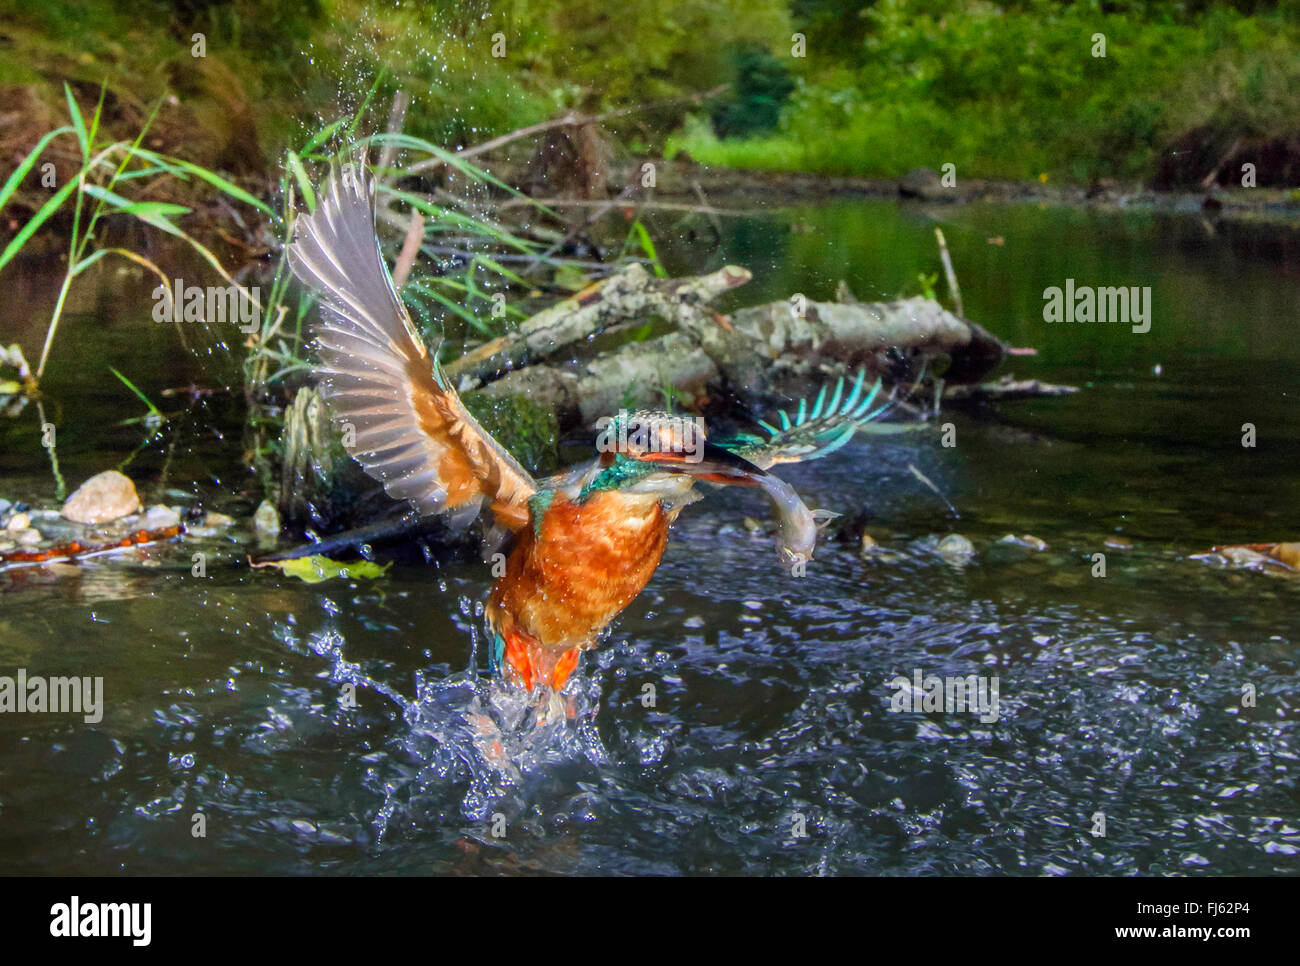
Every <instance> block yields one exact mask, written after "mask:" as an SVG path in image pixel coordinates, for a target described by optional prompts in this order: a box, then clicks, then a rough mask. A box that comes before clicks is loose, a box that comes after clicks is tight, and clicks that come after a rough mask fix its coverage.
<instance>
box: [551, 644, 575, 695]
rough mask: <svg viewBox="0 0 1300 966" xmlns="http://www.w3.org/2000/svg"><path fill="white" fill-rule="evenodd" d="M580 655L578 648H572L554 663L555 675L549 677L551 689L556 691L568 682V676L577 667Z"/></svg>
mask: <svg viewBox="0 0 1300 966" xmlns="http://www.w3.org/2000/svg"><path fill="white" fill-rule="evenodd" d="M580 653H581V652H580V651H579V650H578V648H576V647H573V648H570V649H569V650H567V651H565V652H564V653H563V654H561V655H560V659H559V660H558V661H557V662H556V663H555V673H554V674H552V675H551V687H553V688H554V689H555V690H556V691H559V690H560V689H561V688H563V687H564V684H565V682H566V681H568V680H569V675H571V674H572V673H573V669H574V668H576V667H577V666H578V655H579V654H580Z"/></svg>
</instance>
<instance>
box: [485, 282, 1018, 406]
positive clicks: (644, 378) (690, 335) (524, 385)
mask: <svg viewBox="0 0 1300 966" xmlns="http://www.w3.org/2000/svg"><path fill="white" fill-rule="evenodd" d="M678 324H679V329H678V331H676V332H671V333H669V334H667V335H664V336H661V337H659V338H656V339H650V340H647V341H645V342H634V343H630V344H628V345H624V346H622V347H620V348H618V349H616V350H614V351H612V352H607V353H603V354H601V355H598V356H596V357H594V358H591V359H584V360H580V361H579V362H577V363H576V364H571V365H567V366H554V365H545V364H538V365H531V366H526V367H524V368H522V369H518V370H516V371H514V372H510V373H508V374H506V375H505V376H503V377H502V378H500V379H497V380H496V381H494V382H492V383H490V384H488V385H487V386H486V387H484V388H483V390H482V391H483V393H484V394H485V395H489V396H511V395H517V394H522V395H524V396H526V397H527V398H528V399H530V400H531V401H533V402H534V403H538V404H540V405H542V406H546V407H549V408H552V409H554V411H555V412H556V413H557V414H558V416H559V420H560V424H561V426H568V425H573V424H575V423H576V424H582V425H586V424H590V423H591V422H593V421H594V420H596V419H598V418H599V417H601V416H608V415H611V414H613V413H616V412H617V411H618V410H619V409H623V408H629V409H630V408H636V407H642V406H662V405H663V404H664V398H663V397H664V395H665V393H666V391H669V390H670V391H671V392H673V393H675V394H677V395H678V396H680V397H684V398H686V399H697V398H699V397H701V396H702V395H704V394H705V391H706V388H707V387H708V386H710V385H714V386H721V385H725V386H729V387H732V388H733V389H735V390H738V391H741V392H747V393H753V394H761V393H765V392H768V393H770V392H784V393H790V392H792V391H795V390H792V388H791V387H792V386H806V385H807V384H808V378H807V377H809V376H813V380H814V381H816V372H815V370H819V369H828V370H832V371H833V370H837V369H838V370H842V369H843V367H845V366H848V367H855V368H856V367H863V368H867V369H868V370H872V371H880V370H881V369H882V368H883V360H882V359H881V358H880V355H881V354H882V353H883V352H884V351H885V350H889V349H904V350H915V351H916V352H918V353H920V354H923V355H938V354H944V355H947V356H949V357H950V358H951V359H952V360H953V361H952V365H951V366H950V367H949V370H948V373H949V374H952V373H954V371H955V372H956V375H957V377H958V378H957V381H961V380H962V379H966V378H980V377H981V376H983V375H984V374H986V373H987V372H988V371H989V370H990V369H991V368H993V366H995V365H996V364H997V363H998V362H1000V361H1001V359H1002V357H1003V355H1004V353H1005V346H1004V345H1003V344H1002V343H1001V342H1000V341H999V340H998V339H996V338H995V337H993V336H991V335H990V334H989V333H987V332H985V331H984V330H983V329H982V328H980V327H979V326H977V325H975V324H973V323H971V322H968V321H966V320H964V319H959V318H958V317H957V316H955V315H953V314H952V313H951V312H948V311H947V310H945V309H944V308H943V307H942V306H940V305H939V304H938V303H936V302H933V301H929V300H927V299H923V298H913V299H907V300H904V301H899V302H888V303H836V302H806V301H803V300H801V299H794V300H790V301H784V302H773V303H769V304H767V305H760V306H756V307H754V308H748V309H741V310H739V311H737V312H736V313H735V314H734V315H732V316H731V318H730V320H727V319H723V318H720V317H717V316H712V315H709V314H706V313H702V312H687V313H681V314H680V316H679V319H678ZM557 348H558V347H557ZM553 351H554V350H553ZM949 378H950V379H951V378H952V377H951V375H949Z"/></svg>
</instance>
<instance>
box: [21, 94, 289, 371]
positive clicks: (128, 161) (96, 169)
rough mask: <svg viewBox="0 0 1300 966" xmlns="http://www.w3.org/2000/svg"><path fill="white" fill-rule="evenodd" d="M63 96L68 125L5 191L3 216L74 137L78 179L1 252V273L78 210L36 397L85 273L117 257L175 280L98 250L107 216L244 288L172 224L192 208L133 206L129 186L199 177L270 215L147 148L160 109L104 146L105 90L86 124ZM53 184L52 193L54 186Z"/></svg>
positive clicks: (144, 262) (146, 262) (221, 183)
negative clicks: (156, 234)
mask: <svg viewBox="0 0 1300 966" xmlns="http://www.w3.org/2000/svg"><path fill="white" fill-rule="evenodd" d="M63 89H64V94H65V96H66V98H67V104H68V114H69V118H70V122H71V123H69V124H67V125H64V126H63V127H59V128H56V129H55V130H53V131H50V132H49V133H48V134H46V135H45V136H44V137H42V138H41V140H40V141H39V142H37V144H36V146H35V147H34V148H32V150H31V151H30V152H28V154H27V156H26V157H25V158H24V159H23V160H22V162H21V163H20V164H19V165H18V167H17V168H15V169H14V171H13V173H12V174H10V176H9V178H8V180H7V181H6V182H5V183H4V185H3V186H0V211H3V210H4V207H5V205H6V204H7V203H8V202H9V201H10V199H11V198H12V197H13V196H14V193H15V192H16V191H17V189H18V186H19V185H20V184H21V183H22V181H23V179H24V178H26V177H27V176H28V174H30V173H31V171H32V169H33V168H34V167H35V165H36V163H37V161H38V160H39V159H40V158H41V157H42V155H43V154H44V153H45V150H46V149H47V148H48V147H49V145H50V144H51V142H53V141H54V140H55V139H56V138H59V137H63V136H66V135H69V134H72V135H75V137H76V140H77V146H78V148H79V152H80V166H79V167H78V169H77V171H76V173H75V175H74V176H73V177H72V178H70V179H67V180H66V181H65V182H64V183H63V185H62V186H61V187H58V188H57V190H55V191H54V194H53V195H51V196H50V198H49V200H47V201H46V202H45V203H44V204H43V205H41V207H40V208H39V209H37V211H36V212H35V213H34V214H33V215H32V216H31V218H29V219H28V221H27V223H26V224H24V225H23V227H22V228H21V229H19V231H18V232H17V234H15V235H14V237H13V238H12V239H11V240H10V242H9V244H8V245H7V246H6V247H5V249H4V251H3V252H0V269H3V268H4V267H5V265H7V264H8V263H9V262H10V261H12V260H13V259H14V258H15V257H16V256H17V255H18V254H19V253H20V252H21V251H22V250H23V248H24V247H25V246H26V245H27V243H28V242H29V241H30V240H31V239H32V237H33V236H34V235H35V234H36V233H37V232H38V231H39V230H40V229H41V228H42V227H43V226H45V224H46V223H47V222H49V220H50V219H51V218H52V217H53V216H54V215H55V213H56V212H58V211H59V210H60V209H62V208H63V206H64V205H65V204H67V203H68V202H69V201H71V203H72V206H73V211H72V230H71V232H70V235H69V242H68V246H69V247H68V264H67V268H66V270H65V272H64V275H63V281H62V283H61V284H60V286H59V294H58V299H57V301H56V302H55V305H54V311H53V313H52V315H51V317H50V324H49V326H48V328H47V329H46V332H45V341H44V343H43V345H42V347H41V354H40V358H39V361H38V362H37V364H36V370H35V372H34V373H32V374H31V376H30V378H29V379H28V380H27V389H28V391H29V392H34V391H35V390H36V388H37V386H38V385H39V384H40V380H41V377H42V376H43V375H44V373H45V364H46V362H47V361H48V360H49V356H50V351H51V349H52V348H53V346H54V337H55V335H56V334H57V332H58V329H59V321H60V320H61V318H62V317H63V309H64V305H65V304H66V302H67V297H68V291H69V289H70V288H71V287H72V283H73V281H74V280H75V279H76V278H77V277H78V276H79V275H81V274H82V273H83V272H85V271H86V269H88V268H90V267H91V266H92V265H94V264H95V263H96V262H98V261H99V260H100V259H101V258H103V257H104V256H106V255H118V256H120V257H122V258H126V259H128V260H130V261H132V262H135V263H136V264H137V265H140V266H142V267H144V268H146V269H148V270H149V271H150V272H152V273H153V274H154V275H156V276H157V277H158V278H159V279H161V280H162V283H163V285H164V287H165V288H168V289H169V288H170V285H171V282H170V280H169V279H168V278H167V276H166V274H165V273H164V272H163V271H162V269H160V268H159V267H158V265H157V264H156V263H155V262H154V261H152V260H151V259H149V258H147V257H145V256H144V255H141V254H140V253H139V252H134V251H131V250H130V249H127V248H122V247H117V246H111V245H104V246H101V245H100V244H99V235H98V234H97V232H98V230H99V229H100V228H101V226H102V223H103V220H104V219H105V218H106V217H108V216H110V215H130V216H131V217H132V218H134V219H135V220H137V221H139V222H141V223H142V224H144V225H148V226H150V227H152V228H157V229H158V230H160V231H163V232H165V233H167V234H169V235H174V236H175V237H177V238H179V239H181V240H182V241H184V242H185V243H186V244H187V245H188V246H189V247H190V248H192V249H193V250H194V251H196V252H197V253H198V254H199V255H200V256H202V258H203V259H204V260H205V261H206V262H207V263H208V264H209V265H211V266H212V267H213V269H215V270H216V271H217V273H218V274H220V275H221V276H222V278H224V279H226V281H227V282H229V283H230V284H231V285H232V286H236V287H239V286H237V283H235V281H234V279H232V278H231V277H230V275H229V273H227V271H226V269H225V268H224V267H223V266H222V265H221V262H220V261H219V260H218V258H217V257H216V255H214V254H213V253H212V252H211V250H209V249H208V248H207V247H206V246H205V245H203V244H202V243H201V242H200V241H199V240H198V239H196V238H195V237H194V236H193V235H191V234H189V233H187V232H186V231H185V230H183V229H182V228H180V227H179V226H178V225H177V224H176V222H175V219H176V218H178V217H180V216H181V215H186V214H189V212H190V209H189V208H187V207H185V206H184V205H177V204H171V203H169V202H163V201H146V200H132V199H131V198H129V197H126V196H124V195H123V194H121V193H120V192H122V191H126V190H128V187H129V186H132V185H134V186H135V190H134V192H133V193H135V194H141V195H142V194H143V193H144V191H143V189H142V188H141V186H145V187H147V186H148V184H149V182H150V180H151V179H155V178H159V177H162V176H167V177H171V178H177V179H179V180H181V181H189V180H190V179H191V178H198V179H199V180H201V181H205V182H207V183H208V184H209V185H212V186H213V187H215V188H216V189H218V190H219V191H221V192H223V193H225V194H227V195H229V196H230V197H232V198H234V199H236V200H238V201H242V202H244V203H246V204H249V205H252V206H253V207H255V208H257V209H259V210H261V211H263V212H265V213H267V214H270V209H269V208H268V207H267V206H266V205H265V204H264V203H263V202H261V201H259V200H258V199H257V198H254V197H253V196H252V195H250V194H249V193H248V192H246V191H244V189H242V188H240V187H239V186H238V185H236V184H234V183H233V182H231V181H229V180H227V179H226V178H224V177H223V176H221V175H220V174H217V173H216V172H215V171H210V170H208V169H207V168H204V167H201V166H199V165H197V164H193V163H192V162H189V161H184V160H181V159H179V158H173V157H169V156H167V155H164V154H160V153H158V152H156V151H150V150H148V149H146V148H144V147H142V142H143V141H144V138H145V135H146V134H147V133H148V131H149V127H150V124H151V123H152V121H153V118H154V115H155V114H156V113H157V108H156V107H155V108H154V111H153V112H152V113H150V115H149V117H148V119H147V120H146V121H145V123H144V124H143V125H142V126H141V128H140V131H139V133H138V134H137V135H136V137H135V139H134V140H132V141H123V140H117V141H111V142H108V143H104V141H103V140H101V137H100V135H101V126H100V122H101V120H102V119H103V110H104V88H101V89H100V97H99V101H98V102H97V103H96V105H95V110H94V113H93V114H91V116H90V117H89V119H87V118H86V116H85V115H83V113H82V111H81V108H80V107H79V106H78V105H77V101H76V98H74V97H73V96H72V89H71V88H70V87H69V86H68V85H67V84H64V87H63ZM42 167H43V169H44V170H43V172H42V176H43V177H45V178H51V179H52V178H53V177H54V176H55V169H54V166H53V164H52V163H47V164H46V165H43V166H42ZM50 184H51V186H53V181H51V182H50Z"/></svg>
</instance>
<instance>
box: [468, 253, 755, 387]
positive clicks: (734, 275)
mask: <svg viewBox="0 0 1300 966" xmlns="http://www.w3.org/2000/svg"><path fill="white" fill-rule="evenodd" d="M750 278H752V276H751V275H750V273H749V272H748V271H747V270H745V269H743V268H737V267H736V266H734V265H729V266H727V267H726V268H722V269H719V270H718V271H716V272H713V273H712V274H710V275H700V276H696V277H692V278H676V279H660V278H654V277H652V276H651V275H650V273H649V272H647V271H646V270H645V269H644V268H642V267H641V266H640V265H639V264H635V263H634V264H632V265H629V266H628V267H627V268H625V269H623V270H622V271H621V272H619V273H618V274H617V275H614V276H612V277H610V278H608V279H605V280H603V281H601V282H598V283H597V284H596V285H592V286H589V287H587V288H586V289H583V290H582V291H581V292H579V293H578V294H577V295H574V296H573V297H572V298H568V299H565V300H564V301H563V302H560V303H558V304H556V305H553V306H551V307H550V308H548V309H545V310H543V311H541V312H539V313H537V314H536V315H534V316H533V317H532V318H530V319H528V320H527V321H526V322H523V323H522V324H520V326H519V327H518V328H517V329H514V330H512V331H511V332H509V333H508V334H506V335H504V336H501V337H500V338H497V339H493V340H492V341H490V342H486V343H484V344H483V345H481V346H479V347H478V348H476V349H474V350H473V351H471V352H469V353H467V354H466V355H464V356H462V357H461V358H459V359H457V360H456V361H455V362H451V363H448V364H447V365H446V367H445V368H446V371H447V374H448V375H449V376H451V377H452V379H454V380H456V381H457V382H458V383H459V385H460V387H461V388H468V387H470V386H472V385H473V384H474V383H475V382H477V381H478V380H481V379H483V378H485V377H487V376H489V375H491V374H492V373H494V372H500V371H502V370H505V369H514V368H518V367H519V366H522V365H527V364H529V363H532V362H536V361H538V360H541V359H545V358H548V357H549V356H552V355H554V354H555V353H556V352H559V351H560V350H561V349H563V348H565V347H566V346H569V345H572V344H574V343H576V342H579V341H581V340H583V339H586V338H588V337H590V336H592V335H596V334H597V333H600V332H603V331H604V330H605V329H606V328H607V327H609V326H611V325H613V324H614V323H616V322H621V321H625V320H629V319H640V320H645V319H647V318H649V317H652V316H657V317H659V318H663V319H666V320H667V321H669V322H671V323H673V324H674V325H679V326H689V325H692V324H694V323H695V322H696V321H697V319H698V318H699V317H701V316H702V315H703V314H704V313H703V311H702V309H701V306H703V305H704V304H705V303H706V302H708V301H710V300H711V299H713V298H716V297H717V296H718V295H720V294H722V293H723V292H726V291H729V290H730V289H733V288H735V287H736V286H738V285H743V284H745V283H746V282H748V281H749V280H750Z"/></svg>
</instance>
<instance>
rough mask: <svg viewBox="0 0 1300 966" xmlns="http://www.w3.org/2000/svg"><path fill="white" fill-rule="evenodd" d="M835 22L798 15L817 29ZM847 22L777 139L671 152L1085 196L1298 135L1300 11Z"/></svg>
mask: <svg viewBox="0 0 1300 966" xmlns="http://www.w3.org/2000/svg"><path fill="white" fill-rule="evenodd" d="M1247 8H1249V9H1250V10H1251V11H1254V12H1255V13H1256V14H1257V15H1255V16H1247V15H1246V14H1244V13H1243V12H1242V10H1244V9H1247ZM831 9H839V8H838V5H836V4H832V3H805V4H797V5H796V8H795V12H796V16H797V17H799V16H802V17H804V18H805V19H808V18H810V17H812V18H813V20H814V21H815V17H814V14H816V13H817V12H818V11H820V12H823V13H824V12H825V11H827V10H831ZM859 9H860V10H861V14H862V16H861V18H860V19H861V20H862V21H863V22H864V23H865V29H864V31H863V37H862V43H861V45H860V47H859V48H858V49H857V50H856V51H855V52H853V53H852V54H842V55H840V56H835V57H831V58H826V57H822V58H820V59H819V58H817V57H816V56H814V54H815V51H816V48H815V47H814V48H813V53H810V56H809V58H808V61H807V63H806V65H800V66H801V69H802V70H803V74H802V76H801V77H800V78H799V81H800V83H799V86H798V88H797V90H796V92H795V95H794V97H793V99H792V101H791V103H790V104H789V105H788V106H787V108H786V110H785V112H784V115H783V118H782V123H781V126H780V129H779V130H778V131H777V132H774V133H773V134H771V135H767V136H761V137H752V138H749V139H747V140H744V141H735V140H722V139H719V138H717V137H716V136H714V135H713V133H712V132H709V131H707V130H706V129H704V128H703V127H702V126H701V125H699V124H698V123H697V124H695V125H693V126H689V127H688V128H687V129H686V131H685V132H684V133H683V134H682V135H681V136H678V137H676V138H673V139H672V140H671V142H670V145H671V147H672V148H673V149H681V148H684V149H686V150H688V151H689V152H690V154H691V155H692V157H694V158H695V159H696V160H698V161H703V162H706V163H715V164H723V165H730V166H735V167H747V168H777V169H782V168H783V169H792V170H804V171H811V172H816V173H823V174H845V175H850V174H856V175H867V176H895V175H898V174H900V173H902V172H904V171H907V170H909V169H911V168H914V167H921V166H925V167H930V168H938V167H939V166H941V165H942V164H944V163H947V162H951V163H953V164H955V165H956V166H957V172H958V177H959V178H961V177H1001V178H1018V179H1027V178H1033V177H1036V176H1038V175H1040V174H1041V173H1044V172H1047V173H1050V174H1052V175H1054V176H1057V177H1063V178H1067V179H1073V180H1080V181H1083V180H1089V179H1092V178H1098V177H1121V178H1140V177H1145V176H1149V175H1150V174H1152V173H1153V171H1154V169H1155V166H1156V164H1157V162H1158V160H1159V157H1160V154H1161V152H1162V151H1163V150H1164V149H1165V148H1166V147H1167V145H1168V144H1169V143H1170V142H1172V141H1173V140H1174V139H1175V138H1177V137H1179V136H1180V135H1182V134H1184V133H1186V132H1189V131H1192V130H1196V129H1208V130H1209V131H1211V132H1212V134H1213V135H1214V136H1216V137H1217V138H1219V139H1220V140H1225V141H1226V143H1230V142H1231V140H1232V138H1233V137H1236V136H1238V135H1241V136H1274V137H1278V136H1287V135H1294V134H1295V133H1296V132H1297V130H1300V120H1298V119H1300V5H1298V4H1294V3H1291V2H1289V0H1283V2H1281V3H1278V4H1276V5H1273V4H1264V3H1258V4H1251V3H1239V4H1215V5H1209V4H1199V5H1196V4H1184V3H1173V2H1170V3H1163V2H1155V3H1138V2H1106V3H1101V2H1098V0H1090V2H1080V3H1075V4H1071V5H1068V6H1066V5H1060V4H1056V3H1047V2H1044V0H1024V2H1017V3H1011V2H1005V3H1000V4H995V3H988V2H981V0H965V2H959V3H951V2H942V3H941V2H932V0H877V2H875V3H870V4H867V3H863V4H861V6H860V8H859ZM810 29H811V28H810ZM1096 34H1103V35H1104V36H1105V45H1106V49H1105V56H1104V57H1099V56H1094V45H1095V43H1096V41H1095V40H1094V36H1095V35H1096ZM810 43H813V41H810ZM831 49H832V50H841V49H842V48H840V47H834V46H833V47H832V48H831Z"/></svg>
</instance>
